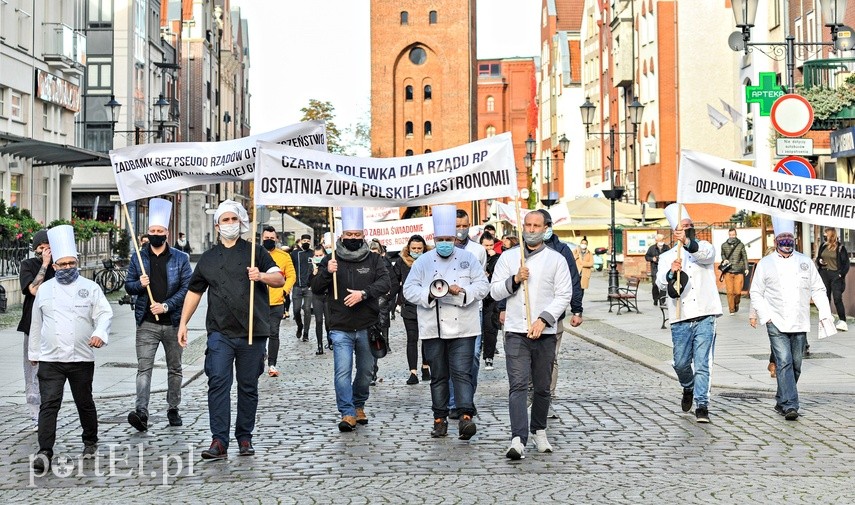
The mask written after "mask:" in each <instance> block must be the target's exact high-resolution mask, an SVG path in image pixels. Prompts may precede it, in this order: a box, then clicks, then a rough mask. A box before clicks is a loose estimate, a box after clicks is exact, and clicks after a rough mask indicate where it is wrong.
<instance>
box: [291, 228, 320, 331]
mask: <svg viewBox="0 0 855 505" xmlns="http://www.w3.org/2000/svg"><path fill="white" fill-rule="evenodd" d="M314 255H315V251H313V250H312V236H311V235H309V234H303V235H302V236H301V237H300V241H299V242H297V243H296V244H294V249H293V250H292V251H291V261H292V262H293V263H294V270H296V272H297V282H295V283H294V287H293V288H292V289H291V303H292V304H293V305H294V322H296V323H297V338H300V337H302V338H303V342H308V341H309V329H310V328H311V326H312V292H311V291H309V280H310V279H311V277H312V256H314Z"/></svg>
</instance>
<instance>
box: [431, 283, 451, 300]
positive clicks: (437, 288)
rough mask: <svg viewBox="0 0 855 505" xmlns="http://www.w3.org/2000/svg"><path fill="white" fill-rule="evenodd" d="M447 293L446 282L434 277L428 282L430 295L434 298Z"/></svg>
mask: <svg viewBox="0 0 855 505" xmlns="http://www.w3.org/2000/svg"><path fill="white" fill-rule="evenodd" d="M447 294H448V283H447V282H445V281H444V280H442V279H434V280H433V282H431V283H430V295H431V296H432V297H434V298H442V297H443V296H445V295H447Z"/></svg>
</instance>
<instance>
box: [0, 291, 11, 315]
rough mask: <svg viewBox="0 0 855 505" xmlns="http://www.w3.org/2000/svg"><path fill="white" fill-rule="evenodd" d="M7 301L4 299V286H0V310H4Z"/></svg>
mask: <svg viewBox="0 0 855 505" xmlns="http://www.w3.org/2000/svg"><path fill="white" fill-rule="evenodd" d="M8 303H9V302H8V300H6V288H4V287H3V286H0V312H3V313H5V312H6V305H7V304H8Z"/></svg>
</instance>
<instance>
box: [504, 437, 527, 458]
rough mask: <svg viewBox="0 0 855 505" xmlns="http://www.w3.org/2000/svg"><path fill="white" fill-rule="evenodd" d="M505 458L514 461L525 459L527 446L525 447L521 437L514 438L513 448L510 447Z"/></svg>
mask: <svg viewBox="0 0 855 505" xmlns="http://www.w3.org/2000/svg"><path fill="white" fill-rule="evenodd" d="M505 457H506V458H508V459H512V460H518V459H525V446H523V444H522V441H521V440H520V437H514V439H513V440H511V446H510V447H508V452H506V453H505Z"/></svg>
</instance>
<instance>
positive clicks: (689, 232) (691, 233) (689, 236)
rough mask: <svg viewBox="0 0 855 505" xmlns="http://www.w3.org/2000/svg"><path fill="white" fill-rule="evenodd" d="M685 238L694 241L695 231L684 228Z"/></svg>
mask: <svg viewBox="0 0 855 505" xmlns="http://www.w3.org/2000/svg"><path fill="white" fill-rule="evenodd" d="M685 231H686V238H687V239H689V240H692V241H694V240H695V229H694V228H686V230H685Z"/></svg>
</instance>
